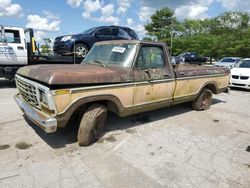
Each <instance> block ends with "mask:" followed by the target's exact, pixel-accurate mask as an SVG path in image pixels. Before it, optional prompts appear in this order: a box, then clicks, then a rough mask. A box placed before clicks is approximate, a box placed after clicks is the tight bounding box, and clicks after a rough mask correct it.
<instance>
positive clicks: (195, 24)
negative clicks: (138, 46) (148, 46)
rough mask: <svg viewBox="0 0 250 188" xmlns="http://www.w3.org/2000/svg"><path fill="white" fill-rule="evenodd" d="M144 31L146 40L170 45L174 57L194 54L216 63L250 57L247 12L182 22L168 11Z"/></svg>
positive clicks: (158, 14) (154, 18) (156, 15)
mask: <svg viewBox="0 0 250 188" xmlns="http://www.w3.org/2000/svg"><path fill="white" fill-rule="evenodd" d="M144 27H145V29H146V31H147V37H145V38H144V40H159V41H163V42H166V43H167V44H168V46H169V47H170V51H171V53H172V55H174V56H176V55H179V54H180V53H182V52H187V51H190V52H197V53H199V54H201V55H203V56H207V57H212V58H216V59H219V58H222V57H225V56H235V57H243V58H245V57H250V16H249V14H248V13H246V12H238V11H229V12H224V13H222V14H220V15H219V16H217V17H215V18H207V19H197V20H193V19H185V20H184V21H183V22H179V21H178V20H177V19H176V17H175V16H174V11H173V10H171V9H169V8H167V7H165V8H163V9H160V10H157V11H156V12H155V13H154V14H153V15H152V16H151V22H149V23H148V24H146V25H145V26H144Z"/></svg>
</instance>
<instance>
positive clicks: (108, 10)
mask: <svg viewBox="0 0 250 188" xmlns="http://www.w3.org/2000/svg"><path fill="white" fill-rule="evenodd" d="M164 7H169V8H171V9H172V10H174V11H175V16H176V17H177V19H178V20H179V21H182V20H184V19H185V18H189V19H204V18H211V17H215V16H218V15H219V14H221V13H223V12H225V11H230V10H231V11H245V12H249V13H250V0H113V1H111V0H40V1H39V0H0V25H8V26H18V27H28V28H33V29H34V30H35V37H36V40H37V41H40V42H41V41H42V39H43V38H45V37H49V38H51V39H52V40H53V39H54V38H55V37H56V36H60V35H65V34H74V33H80V32H82V31H84V30H87V29H89V28H91V27H95V26H101V25H123V26H128V27H130V28H132V29H134V30H135V31H136V32H137V33H138V35H139V36H140V38H142V37H143V36H144V35H145V29H144V27H143V26H144V25H145V24H147V23H149V22H150V17H151V15H152V14H153V13H154V12H155V11H156V10H157V9H161V8H164Z"/></svg>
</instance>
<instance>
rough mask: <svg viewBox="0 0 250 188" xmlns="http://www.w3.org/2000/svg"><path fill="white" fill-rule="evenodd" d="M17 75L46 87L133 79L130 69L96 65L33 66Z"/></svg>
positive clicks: (25, 68)
mask: <svg viewBox="0 0 250 188" xmlns="http://www.w3.org/2000/svg"><path fill="white" fill-rule="evenodd" d="M17 74H18V75H21V76H24V77H26V78H28V79H32V80H35V81H39V82H42V83H45V84H46V85H70V84H75V85H76V84H102V83H103V84H105V83H122V82H131V81H132V78H133V76H132V71H131V70H130V69H125V68H119V67H110V66H106V67H102V66H101V65H95V64H91V65H90V64H80V65H32V66H26V67H22V68H20V69H19V70H18V71H17Z"/></svg>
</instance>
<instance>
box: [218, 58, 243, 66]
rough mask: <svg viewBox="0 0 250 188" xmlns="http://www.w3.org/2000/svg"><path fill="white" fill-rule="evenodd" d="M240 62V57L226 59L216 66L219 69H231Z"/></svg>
mask: <svg viewBox="0 0 250 188" xmlns="http://www.w3.org/2000/svg"><path fill="white" fill-rule="evenodd" d="M240 60H241V58H240V57H224V58H222V59H221V60H220V61H218V62H216V63H215V64H214V65H215V66H217V67H226V68H229V69H230V68H232V67H233V66H234V65H235V64H236V63H238V62H239V61H240Z"/></svg>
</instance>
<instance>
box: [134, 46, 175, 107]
mask: <svg viewBox="0 0 250 188" xmlns="http://www.w3.org/2000/svg"><path fill="white" fill-rule="evenodd" d="M163 49H164V47H163V46H161V45H159V46H156V45H152V46H151V45H143V46H141V48H140V51H139V54H138V57H137V60H136V64H135V67H134V70H133V73H134V78H135V85H134V100H133V106H134V109H135V110H137V111H139V112H140V111H144V110H145V109H147V110H148V109H156V108H160V107H162V106H169V105H170V104H171V101H172V96H173V93H174V87H175V79H174V73H173V72H172V71H171V70H172V69H171V68H170V63H169V62H168V58H167V54H165V52H164V50H163Z"/></svg>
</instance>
